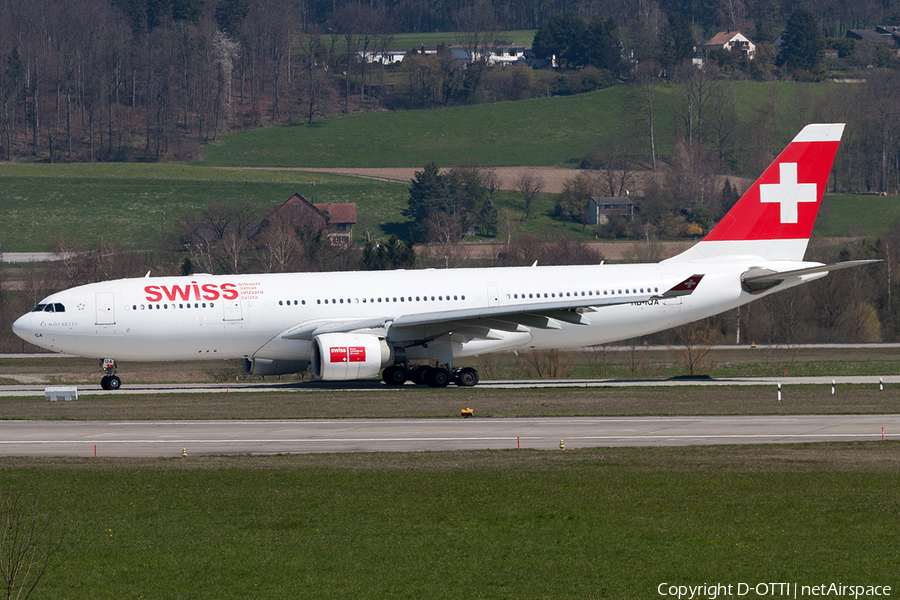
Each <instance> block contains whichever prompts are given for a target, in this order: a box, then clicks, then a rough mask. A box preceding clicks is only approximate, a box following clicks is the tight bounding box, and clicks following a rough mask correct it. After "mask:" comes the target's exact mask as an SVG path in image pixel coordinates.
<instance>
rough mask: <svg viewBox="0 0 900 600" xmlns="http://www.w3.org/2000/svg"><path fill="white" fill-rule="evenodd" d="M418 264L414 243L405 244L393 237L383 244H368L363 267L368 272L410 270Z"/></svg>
mask: <svg viewBox="0 0 900 600" xmlns="http://www.w3.org/2000/svg"><path fill="white" fill-rule="evenodd" d="M415 264H416V252H415V250H414V249H413V243H412V241H411V240H410V241H406V242H404V241H403V240H401V239H400V238H398V237H397V236H396V235H392V236H391V237H389V238H388V240H387V241H386V242H384V243H383V244H378V243H374V242H367V243H366V246H365V248H363V257H362V263H361V265H360V266H361V267H362V268H363V269H364V270H366V271H387V270H392V269H410V268H412V267H414V266H415Z"/></svg>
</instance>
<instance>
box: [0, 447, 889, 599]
mask: <svg viewBox="0 0 900 600" xmlns="http://www.w3.org/2000/svg"><path fill="white" fill-rule="evenodd" d="M897 449H898V445H897V443H893V442H885V443H881V442H873V443H851V444H811V445H786V446H780V445H779V446H759V447H692V448H616V449H610V448H597V449H590V450H576V451H573V450H567V451H565V452H562V451H546V452H538V451H518V452H517V451H483V452H440V453H410V454H405V453H390V454H355V455H302V456H275V457H208V458H199V457H188V458H185V459H181V458H177V459H166V460H104V459H94V460H88V459H84V460H78V459H9V458H7V459H0V469H2V470H0V480H2V485H3V486H4V487H9V488H12V489H17V490H22V491H23V492H25V493H26V494H27V495H28V497H29V498H31V497H33V498H34V499H35V500H37V502H38V505H39V506H40V507H41V508H42V509H44V510H45V511H48V512H49V511H52V512H53V513H54V514H55V515H56V518H57V522H58V524H60V525H61V526H64V527H65V528H66V530H67V531H68V533H67V537H66V549H67V554H66V556H65V559H64V561H63V563H62V565H61V566H60V568H58V569H57V570H55V571H53V572H52V573H51V574H50V575H49V576H48V577H47V578H46V579H45V580H44V581H43V582H42V584H41V587H40V589H39V591H40V594H39V597H47V598H60V599H66V598H139V597H144V598H192V599H203V598H215V599H222V598H241V599H243V598H307V597H308V598H313V597H314V598H317V599H318V598H398V597H399V598H477V597H482V598H649V597H654V596H656V588H657V586H658V585H659V584H660V583H663V582H668V583H671V584H693V585H696V584H698V583H699V584H702V583H716V582H724V583H737V582H750V583H755V582H758V581H760V582H762V581H766V582H771V581H779V582H780V581H784V582H797V583H800V584H808V585H818V584H820V583H822V582H825V583H828V582H831V581H840V582H843V583H845V584H865V585H891V586H893V587H894V589H897V586H898V585H900V578H898V575H897V570H896V540H895V539H894V536H893V535H892V534H891V532H896V531H897V530H898V528H900V522H898V521H900V476H898V466H900V464H898V463H900V454H898V452H897Z"/></svg>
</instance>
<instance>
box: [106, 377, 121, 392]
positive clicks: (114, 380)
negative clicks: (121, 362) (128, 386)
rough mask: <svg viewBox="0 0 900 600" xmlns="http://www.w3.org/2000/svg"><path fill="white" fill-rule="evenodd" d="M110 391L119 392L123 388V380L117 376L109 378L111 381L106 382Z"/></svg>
mask: <svg viewBox="0 0 900 600" xmlns="http://www.w3.org/2000/svg"><path fill="white" fill-rule="evenodd" d="M106 385H107V388H106V389H108V390H117V389H119V388H120V387H122V380H121V379H119V378H118V377H116V376H115V375H110V376H109V381H107V382H106Z"/></svg>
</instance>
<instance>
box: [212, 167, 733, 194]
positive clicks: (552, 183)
mask: <svg viewBox="0 0 900 600" xmlns="http://www.w3.org/2000/svg"><path fill="white" fill-rule="evenodd" d="M229 168H230V167H229ZM491 168H492V169H493V171H494V172H495V173H496V174H497V179H498V180H499V181H500V189H502V190H515V189H516V181H517V180H518V179H519V177H521V176H522V174H523V173H527V172H531V173H535V174H537V175H540V177H542V178H543V179H544V189H543V191H544V192H547V193H550V194H559V193H560V192H562V191H563V187H564V186H565V185H566V182H567V181H571V180H572V179H575V177H576V176H577V175H578V173H579V172H581V171H580V170H579V169H562V168H559V167H491ZM246 169H247V170H260V171H307V172H312V173H336V174H338V175H351V176H353V177H369V178H371V179H379V180H382V181H403V182H408V181H411V180H412V179H413V178H414V177H415V176H416V171H421V170H422V169H421V168H415V167H387V168H358V169H356V168H345V167H320V168H316V167H286V168H281V167H246ZM447 170H448V169H441V171H442V172H446V171H447ZM584 172H585V173H592V174H595V175H596V174H597V171H584ZM662 177H665V172H664V171H656V172H653V171H641V172H639V173H637V174H636V180H637V181H636V185H635V189H634V190H631V192H632V193H637V194H639V195H640V194H641V193H643V190H644V189H646V187H647V185H648V184H649V183H650V182H651V181H653V180H654V179H656V180H660V178H662ZM720 179H721V184H722V185H724V184H725V179H729V180H731V182H732V183H733V184H734V185H736V186H737V187H738V189H739V190H745V189H746V188H747V187H749V185H750V183H751V182H750V181H749V180H747V179H743V178H740V177H725V176H721V177H720ZM660 183H661V181H660Z"/></svg>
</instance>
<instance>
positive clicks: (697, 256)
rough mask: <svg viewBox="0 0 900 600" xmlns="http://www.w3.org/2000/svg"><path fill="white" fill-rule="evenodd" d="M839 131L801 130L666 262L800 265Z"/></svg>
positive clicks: (830, 127) (836, 127) (831, 127)
mask: <svg viewBox="0 0 900 600" xmlns="http://www.w3.org/2000/svg"><path fill="white" fill-rule="evenodd" d="M843 132H844V125H843V123H835V124H816V125H807V126H806V127H804V128H803V130H802V131H801V132H800V133H799V134H797V137H795V138H794V139H793V140H792V141H791V143H790V144H788V145H787V148H785V149H784V150H783V151H782V152H781V154H779V155H778V158H776V159H775V161H774V162H773V163H772V164H771V165H769V168H768V169H766V170H765V172H764V173H763V174H762V175H761V176H760V178H759V179H757V180H756V181H755V182H754V183H753V185H751V186H750V188H749V189H748V190H747V191H746V192H745V193H744V195H743V196H741V199H740V200H738V202H737V204H735V205H734V207H733V208H732V209H731V210H730V211H728V214H726V215H725V216H724V217H722V220H721V221H719V223H718V224H717V225H716V226H715V227H714V228H713V229H712V231H710V232H709V234H707V236H706V237H705V238H703V240H701V241H700V242H699V243H698V244H697V245H696V246H694V247H693V248H691V249H690V250H688V251H686V252H684V253H682V254H680V255H679V256H677V257H673V258H672V259H670V260H673V261H674V260H676V259H677V260H679V261H694V260H707V259H710V258H714V257H718V256H757V257H760V258H763V259H767V260H802V259H803V254H804V253H805V252H806V246H807V244H808V243H809V235H810V233H812V228H813V224H814V223H815V222H816V214H817V213H818V211H819V205H820V203H821V200H822V194H824V193H825V186H826V185H827V183H828V174H829V173H830V172H831V165H832V164H833V163H834V156H835V154H836V153H837V149H838V144H839V143H840V140H841V135H842V134H843ZM775 205H777V206H775Z"/></svg>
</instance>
